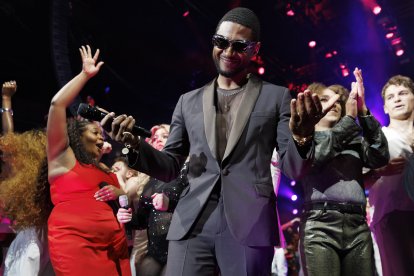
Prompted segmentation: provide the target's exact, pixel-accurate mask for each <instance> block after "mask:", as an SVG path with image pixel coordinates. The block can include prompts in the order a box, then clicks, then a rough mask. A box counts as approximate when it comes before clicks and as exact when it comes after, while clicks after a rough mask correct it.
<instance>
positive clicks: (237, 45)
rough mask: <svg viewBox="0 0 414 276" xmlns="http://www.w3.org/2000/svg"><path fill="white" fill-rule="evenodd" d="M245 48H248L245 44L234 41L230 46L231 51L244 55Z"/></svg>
mask: <svg viewBox="0 0 414 276" xmlns="http://www.w3.org/2000/svg"><path fill="white" fill-rule="evenodd" d="M247 46H248V45H247V43H245V42H241V41H235V42H233V44H232V45H231V47H232V48H233V50H234V51H236V52H239V53H244V52H245V51H246V50H247Z"/></svg>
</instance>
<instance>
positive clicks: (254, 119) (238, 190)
mask: <svg viewBox="0 0 414 276" xmlns="http://www.w3.org/2000/svg"><path fill="white" fill-rule="evenodd" d="M259 41H260V25H259V20H258V18H257V17H256V15H255V14H254V13H253V12H252V11H251V10H249V9H246V8H235V9H233V10H231V11H229V12H228V13H227V14H226V15H224V17H223V18H222V19H221V21H220V22H219V24H218V26H217V29H216V34H215V35H214V36H213V45H214V48H213V60H214V62H215V65H216V67H217V71H218V77H217V78H215V79H214V80H213V81H211V82H210V83H208V84H207V85H205V86H204V87H202V88H199V89H196V90H194V91H191V92H188V93H186V94H184V95H182V96H181V97H180V99H179V101H178V103H177V106H176V108H175V111H174V114H173V117H172V122H171V132H170V136H169V138H168V141H167V144H166V146H165V148H164V150H163V151H162V152H159V151H156V150H154V149H153V148H152V147H151V146H149V145H148V144H147V143H145V142H144V141H143V140H140V139H139V137H137V136H133V135H132V134H131V133H130V131H131V129H132V126H133V125H134V124H135V120H134V119H133V118H132V117H130V116H129V117H127V116H125V115H121V116H118V117H116V118H111V117H114V114H113V113H111V114H109V115H108V116H107V117H106V118H105V119H104V120H103V121H102V124H103V125H105V124H106V125H108V124H109V123H108V122H109V121H110V120H109V119H113V123H112V131H111V133H109V134H110V135H111V137H112V138H113V139H115V140H117V141H121V142H124V143H127V144H128V147H129V153H128V158H129V165H130V166H132V167H133V168H134V169H137V170H139V171H141V172H144V173H146V174H149V175H151V176H153V177H155V178H158V179H161V180H163V181H170V180H171V179H173V178H175V177H177V175H178V173H179V172H180V168H181V166H182V164H183V163H184V160H185V159H186V157H187V156H189V157H190V161H189V171H188V179H189V186H188V187H187V188H186V189H185V190H184V191H183V193H182V194H181V199H180V201H179V203H178V206H177V207H176V209H175V212H174V215H173V218H172V222H171V226H170V229H169V233H168V239H169V240H170V243H169V253H168V263H167V275H188V276H195V275H215V274H216V273H217V272H218V271H220V273H221V275H223V276H227V275H231V276H235V275H237V276H240V275H254V276H257V275H270V269H271V263H272V258H273V246H274V245H277V244H278V243H279V238H278V229H277V214H276V197H275V194H274V192H273V185H272V177H271V174H270V168H269V167H270V166H269V164H270V160H271V156H272V151H273V149H274V148H275V147H276V148H277V150H278V153H279V155H280V169H281V170H282V172H284V173H285V174H286V175H287V176H289V177H291V178H299V177H301V175H302V174H303V173H304V172H305V171H306V167H307V166H308V165H309V164H310V161H311V159H312V158H313V157H312V156H313V143H312V135H313V132H314V126H315V124H316V123H317V122H318V121H319V118H321V117H322V116H323V115H324V114H325V113H326V112H327V111H326V110H325V111H324V110H322V106H321V104H320V101H319V98H318V97H317V96H316V95H311V93H310V92H308V91H306V92H304V93H299V95H298V97H297V99H293V100H292V98H291V95H290V92H289V91H288V89H287V88H284V87H280V86H276V85H273V84H270V83H267V82H264V81H262V80H260V79H259V78H257V77H256V76H253V75H251V74H249V73H248V67H249V63H250V61H251V59H252V58H254V57H255V56H256V55H257V53H258V51H259V48H260V42H259ZM335 101H336V99H332V100H331V105H333V103H334V102H335ZM291 113H292V114H293V116H291ZM289 128H290V130H289Z"/></svg>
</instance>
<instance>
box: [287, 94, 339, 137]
mask: <svg viewBox="0 0 414 276" xmlns="http://www.w3.org/2000/svg"><path fill="white" fill-rule="evenodd" d="M338 98H339V95H335V96H333V97H331V98H330V99H329V101H328V103H327V108H326V109H325V110H324V109H323V108H322V104H321V101H320V99H319V97H318V95H317V94H315V93H312V92H311V91H309V90H305V91H304V92H301V93H299V94H298V96H297V99H292V100H291V102H290V112H291V117H290V121H289V128H290V130H291V131H292V134H293V136H294V137H295V138H297V139H300V138H305V137H309V136H311V135H312V134H313V132H314V130H315V125H316V124H317V123H318V122H319V120H320V119H321V118H322V117H323V116H325V114H326V113H328V112H329V110H330V109H331V108H332V107H333V106H334V105H335V103H336V101H337V100H338Z"/></svg>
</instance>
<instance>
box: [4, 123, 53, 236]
mask: <svg viewBox="0 0 414 276" xmlns="http://www.w3.org/2000/svg"><path fill="white" fill-rule="evenodd" d="M0 148H1V150H2V152H3V161H4V162H5V163H7V165H8V168H9V170H8V171H7V172H5V174H6V175H5V176H6V177H5V178H4V179H3V180H2V182H1V184H0V204H1V212H2V214H4V215H5V216H7V217H8V218H10V219H12V220H13V228H14V229H15V230H20V229H25V228H29V227H36V228H37V229H38V230H42V229H44V228H45V227H46V225H47V219H48V218H49V214H50V212H51V210H52V208H53V204H52V202H51V199H50V189H49V188H50V187H49V182H48V179H47V159H46V134H45V133H44V132H43V131H39V130H30V131H26V132H24V133H20V134H19V133H9V134H7V135H5V136H2V137H0Z"/></svg>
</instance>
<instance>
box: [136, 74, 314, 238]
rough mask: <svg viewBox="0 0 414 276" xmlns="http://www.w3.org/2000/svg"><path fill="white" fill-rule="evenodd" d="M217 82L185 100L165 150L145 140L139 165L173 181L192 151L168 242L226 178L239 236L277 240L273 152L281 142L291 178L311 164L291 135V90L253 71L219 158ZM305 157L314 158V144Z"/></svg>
mask: <svg viewBox="0 0 414 276" xmlns="http://www.w3.org/2000/svg"><path fill="white" fill-rule="evenodd" d="M215 83H216V81H215V80H213V81H212V82H210V83H209V84H207V85H206V86H204V87H202V88H200V89H196V90H194V91H191V92H188V93H186V94H184V95H182V96H181V97H180V99H179V101H178V103H177V106H176V108H175V111H174V114H173V117H172V122H171V132H170V136H169V138H168V141H167V143H166V146H165V148H164V150H163V151H162V152H159V151H156V150H154V149H153V148H152V147H150V146H149V145H148V144H146V143H145V142H142V143H140V146H139V156H138V160H137V162H136V166H135V168H136V169H138V170H140V171H142V172H144V173H146V174H149V175H151V176H153V177H155V178H158V179H160V180H163V181H169V180H171V179H173V178H175V177H177V176H178V173H179V172H180V167H181V165H182V164H183V162H184V160H185V159H186V157H187V156H190V162H189V172H188V180H189V186H188V187H187V188H186V189H185V190H184V191H183V193H182V194H181V198H180V201H179V203H178V205H177V208H176V209H175V212H174V215H173V218H172V222H171V226H170V230H169V234H168V239H170V240H180V239H182V238H184V237H185V235H186V234H187V233H188V231H189V229H190V227H191V226H192V225H193V223H194V221H195V220H196V218H197V216H198V214H199V213H200V211H201V209H202V207H203V206H204V204H205V203H206V201H207V199H208V197H209V195H210V193H211V191H212V189H213V187H214V185H215V184H216V183H217V182H218V181H221V185H222V197H223V203H224V210H225V215H226V219H227V222H228V226H229V229H230V231H231V233H232V234H233V236H234V237H235V238H236V239H237V240H238V241H239V242H240V243H241V244H244V245H250V246H270V245H277V244H278V243H279V237H278V236H279V235H278V229H277V228H278V226H277V212H276V196H275V194H274V191H273V185H272V177H271V174H270V160H271V156H272V152H273V149H274V148H275V147H277V149H278V153H279V155H280V168H281V170H282V172H283V173H285V174H286V175H287V176H288V177H290V178H296V179H297V178H299V177H300V176H301V175H302V174H303V172H304V170H305V169H306V167H308V165H309V164H310V161H311V160H310V158H305V159H304V158H302V156H301V155H300V154H299V152H298V150H297V147H296V145H295V143H294V142H293V140H292V138H291V137H292V136H291V132H290V130H289V127H288V123H289V119H290V100H291V95H290V93H289V91H288V89H287V88H284V87H280V86H276V85H273V84H270V83H267V82H263V81H262V80H260V79H259V78H257V77H255V76H251V77H250V79H249V81H248V83H247V87H246V91H245V95H244V96H243V99H242V102H241V104H240V108H239V110H238V111H237V116H236V119H235V121H234V124H233V127H232V129H231V132H230V135H229V139H228V142H227V147H226V150H225V153H224V157H223V160H222V161H221V162H219V161H217V158H216V154H217V149H216V126H215V122H216V107H215V106H214V93H215ZM306 155H307V156H308V157H309V156H312V155H313V147H311V150H310V151H309V152H308V153H306Z"/></svg>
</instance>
